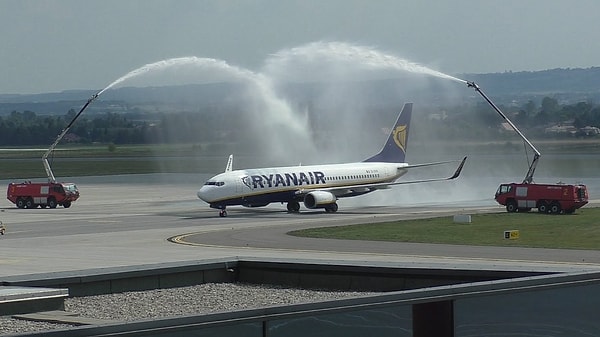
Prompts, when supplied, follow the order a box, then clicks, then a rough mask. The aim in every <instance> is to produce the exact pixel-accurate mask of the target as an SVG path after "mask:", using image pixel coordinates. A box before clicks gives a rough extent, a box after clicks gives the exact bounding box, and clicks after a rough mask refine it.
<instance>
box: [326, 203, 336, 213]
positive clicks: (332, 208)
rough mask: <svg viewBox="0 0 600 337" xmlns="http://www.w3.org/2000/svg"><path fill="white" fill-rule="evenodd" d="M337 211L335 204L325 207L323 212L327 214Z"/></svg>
mask: <svg viewBox="0 0 600 337" xmlns="http://www.w3.org/2000/svg"><path fill="white" fill-rule="evenodd" d="M337 210H338V205H337V204H336V203H333V204H331V205H329V206H327V207H325V212H327V213H335V212H337Z"/></svg>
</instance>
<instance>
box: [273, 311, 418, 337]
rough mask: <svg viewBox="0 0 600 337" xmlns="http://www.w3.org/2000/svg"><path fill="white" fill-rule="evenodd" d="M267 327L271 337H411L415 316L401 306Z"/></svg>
mask: <svg viewBox="0 0 600 337" xmlns="http://www.w3.org/2000/svg"><path fill="white" fill-rule="evenodd" d="M267 327H268V331H269V333H268V336H269V337H296V336H297V337H300V336H302V337H309V336H310V337H319V336H323V337H335V336H339V337H353V336H356V337H364V336H377V337H385V336H390V337H391V336H394V337H410V336H412V313H411V307H410V306H398V307H389V308H379V309H371V310H360V311H352V312H344V313H337V314H323V315H315V316H310V317H301V318H292V319H284V320H274V321H270V322H268V323H267Z"/></svg>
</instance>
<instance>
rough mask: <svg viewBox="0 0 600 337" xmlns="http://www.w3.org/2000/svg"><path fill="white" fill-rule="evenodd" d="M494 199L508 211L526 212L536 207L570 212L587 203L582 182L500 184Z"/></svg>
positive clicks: (586, 195)
mask: <svg viewBox="0 0 600 337" xmlns="http://www.w3.org/2000/svg"><path fill="white" fill-rule="evenodd" d="M495 199H496V201H497V202H498V203H499V204H501V205H504V206H506V211H508V212H528V211H530V210H531V209H532V208H537V209H538V211H539V212H540V213H551V214H560V213H566V214H570V213H573V212H575V210H576V209H578V208H580V207H582V206H583V205H585V204H587V203H588V192H587V187H586V186H585V185H582V184H578V185H566V184H554V185H552V184H517V183H511V184H502V185H500V187H498V190H497V191H496V196H495Z"/></svg>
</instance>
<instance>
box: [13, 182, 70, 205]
mask: <svg viewBox="0 0 600 337" xmlns="http://www.w3.org/2000/svg"><path fill="white" fill-rule="evenodd" d="M6 198H7V199H8V200H10V201H11V202H12V203H13V204H15V205H17V207H18V208H36V207H38V206H40V207H42V208H46V207H50V208H56V206H58V205H60V206H63V207H64V208H69V207H71V203H72V202H73V201H75V200H77V199H78V198H79V190H77V186H76V185H75V184H72V183H52V182H48V183H35V182H29V181H26V182H22V183H10V184H8V190H7V191H6Z"/></svg>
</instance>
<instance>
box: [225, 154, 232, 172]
mask: <svg viewBox="0 0 600 337" xmlns="http://www.w3.org/2000/svg"><path fill="white" fill-rule="evenodd" d="M232 170H233V155H232V154H230V155H229V159H228V160H227V166H225V172H231V171H232Z"/></svg>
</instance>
